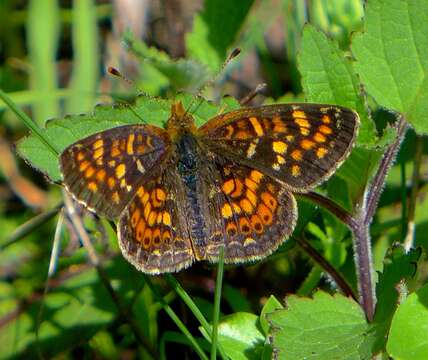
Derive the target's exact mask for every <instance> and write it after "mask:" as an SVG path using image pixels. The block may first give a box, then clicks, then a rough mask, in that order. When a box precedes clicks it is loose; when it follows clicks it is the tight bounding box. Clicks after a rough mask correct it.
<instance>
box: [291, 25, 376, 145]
mask: <svg viewBox="0 0 428 360" xmlns="http://www.w3.org/2000/svg"><path fill="white" fill-rule="evenodd" d="M298 64H299V70H300V73H301V75H302V85H303V89H304V93H305V95H306V97H307V100H308V101H309V102H315V103H322V104H337V105H342V106H346V107H349V108H351V109H354V110H356V111H357V112H358V114H359V115H360V120H361V125H360V131H359V135H358V139H357V143H358V144H360V145H366V146H373V145H375V144H376V129H375V126H374V123H373V121H372V120H371V118H370V116H369V114H368V111H367V108H366V105H365V102H364V98H363V97H362V95H361V90H360V83H359V80H358V77H357V75H356V74H355V72H354V70H353V68H352V64H351V62H350V60H348V59H347V58H345V55H344V53H343V51H341V50H340V49H339V47H338V46H337V44H336V43H335V42H333V41H331V40H329V39H328V38H327V37H326V36H325V35H324V34H323V33H322V32H320V31H317V30H316V29H315V28H314V27H313V26H311V25H307V26H305V29H304V31H303V39H302V48H301V52H300V54H299V57H298Z"/></svg>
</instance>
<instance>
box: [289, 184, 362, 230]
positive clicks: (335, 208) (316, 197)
mask: <svg viewBox="0 0 428 360" xmlns="http://www.w3.org/2000/svg"><path fill="white" fill-rule="evenodd" d="M296 195H298V196H299V197H301V198H304V199H305V198H306V199H309V200H311V201H312V202H315V203H316V204H318V205H321V206H322V207H323V208H325V209H326V210H328V211H329V212H331V213H332V214H333V215H334V216H336V217H337V218H338V219H339V220H340V221H342V222H343V223H344V224H345V225H347V226H348V227H349V229H350V230H352V231H354V229H355V228H356V227H357V226H358V224H357V223H356V221H355V219H354V216H353V215H352V214H351V213H349V212H348V211H347V210H345V209H344V208H342V207H341V206H340V205H339V204H336V203H335V202H334V201H332V200H330V199H329V198H327V197H325V196H323V195H321V194H318V193H316V192H314V191H309V192H308V193H303V194H296Z"/></svg>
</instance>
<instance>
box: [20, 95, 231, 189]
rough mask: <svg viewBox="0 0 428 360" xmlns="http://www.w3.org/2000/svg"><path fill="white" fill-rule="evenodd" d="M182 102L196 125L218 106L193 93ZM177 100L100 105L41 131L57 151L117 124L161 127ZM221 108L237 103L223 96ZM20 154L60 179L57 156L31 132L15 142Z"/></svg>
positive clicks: (54, 121) (212, 114)
mask: <svg viewBox="0 0 428 360" xmlns="http://www.w3.org/2000/svg"><path fill="white" fill-rule="evenodd" d="M178 99H180V100H181V101H183V105H184V107H185V108H189V112H190V113H192V115H193V116H194V117H195V122H196V124H197V125H201V124H203V123H205V122H206V121H207V120H208V119H210V118H212V117H214V116H215V115H217V114H218V112H219V110H218V106H217V105H215V104H212V103H209V102H207V101H205V100H202V99H196V98H195V97H194V96H193V95H188V94H180V96H178V97H177V99H176V100H178ZM176 100H163V99H155V98H149V97H146V96H139V97H138V98H137V100H136V104H135V105H128V104H124V105H119V106H111V105H100V106H97V107H96V108H95V110H94V111H93V112H92V113H88V114H82V115H71V116H66V117H65V118H62V119H54V120H51V121H48V122H47V124H46V129H43V130H42V131H43V132H44V134H45V135H46V137H47V138H48V139H49V141H50V143H52V144H54V145H55V148H57V149H59V150H60V151H62V150H64V149H65V148H66V147H67V146H68V145H70V144H72V143H74V142H76V141H77V140H80V139H83V138H85V137H87V136H89V135H91V134H95V133H97V132H100V131H103V130H107V129H111V128H114V127H117V126H120V125H127V124H140V123H143V122H145V123H149V124H154V125H157V126H160V127H163V124H164V123H165V122H166V121H167V120H168V118H169V115H170V105H171V103H172V102H173V101H176ZM220 106H221V109H223V110H224V111H230V110H232V109H234V108H236V107H237V106H238V103H237V102H236V100H234V99H232V98H225V99H224V101H222V103H221V104H220ZM18 152H19V154H20V155H21V156H22V157H23V158H24V159H25V160H27V161H28V162H30V163H31V165H32V166H34V167H35V168H36V169H38V170H40V171H41V172H43V173H45V174H46V175H47V176H48V177H49V178H50V179H51V180H52V181H60V180H61V174H60V172H59V165H58V158H57V157H56V156H55V154H53V153H52V151H51V150H50V149H49V148H48V147H47V146H46V145H45V144H44V143H43V142H42V141H41V140H40V139H39V138H37V137H36V136H34V135H33V134H31V135H30V136H28V137H27V138H25V139H23V140H21V141H19V143H18Z"/></svg>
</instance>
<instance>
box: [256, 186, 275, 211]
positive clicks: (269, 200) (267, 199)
mask: <svg viewBox="0 0 428 360" xmlns="http://www.w3.org/2000/svg"><path fill="white" fill-rule="evenodd" d="M260 197H261V199H262V201H263V202H264V203H265V204H266V206H267V207H268V208H269V209H270V210H271V211H272V212H275V210H276V208H277V207H278V201H277V200H276V199H275V198H274V196H273V195H272V194H271V193H270V192H267V191H264V192H262V194H261V195H260Z"/></svg>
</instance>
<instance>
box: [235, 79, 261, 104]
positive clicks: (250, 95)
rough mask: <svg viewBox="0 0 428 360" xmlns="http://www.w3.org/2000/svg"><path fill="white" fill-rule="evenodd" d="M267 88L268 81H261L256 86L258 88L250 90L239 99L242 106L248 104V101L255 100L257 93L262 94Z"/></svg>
mask: <svg viewBox="0 0 428 360" xmlns="http://www.w3.org/2000/svg"><path fill="white" fill-rule="evenodd" d="M266 88H267V84H266V83H261V84H259V85H257V86H256V88H255V89H254V90H252V91H250V92H249V93H248V94H247V95H246V96H245V97H244V98H242V99H241V100H240V101H239V104H240V105H241V106H244V105H248V103H249V102H250V101H251V100H253V99H254V98H255V97H256V96H257V95H259V94H261V93H262V92H263V91H264V90H265V89H266Z"/></svg>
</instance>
